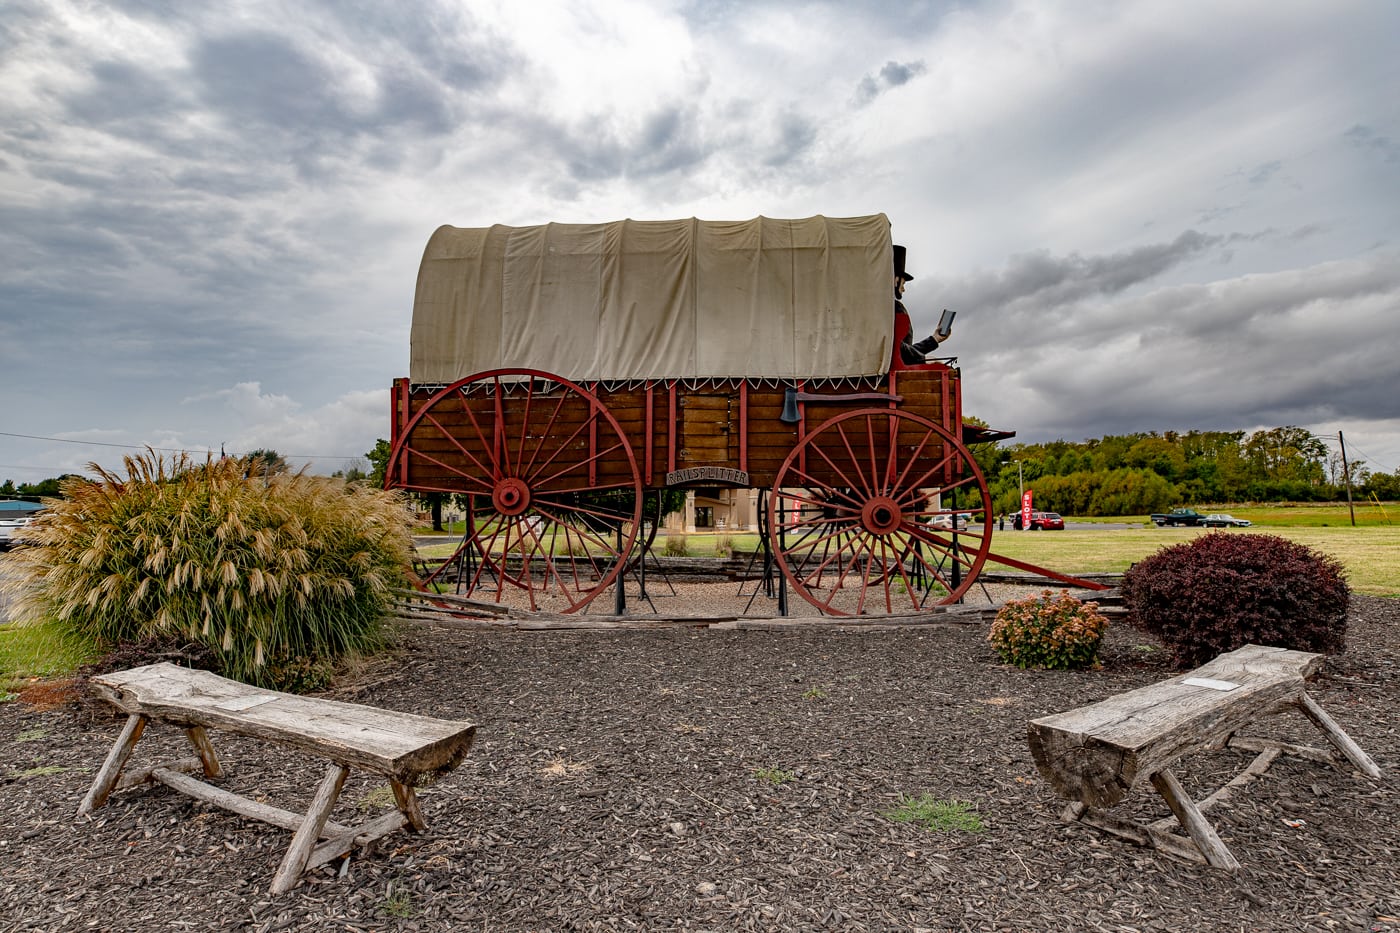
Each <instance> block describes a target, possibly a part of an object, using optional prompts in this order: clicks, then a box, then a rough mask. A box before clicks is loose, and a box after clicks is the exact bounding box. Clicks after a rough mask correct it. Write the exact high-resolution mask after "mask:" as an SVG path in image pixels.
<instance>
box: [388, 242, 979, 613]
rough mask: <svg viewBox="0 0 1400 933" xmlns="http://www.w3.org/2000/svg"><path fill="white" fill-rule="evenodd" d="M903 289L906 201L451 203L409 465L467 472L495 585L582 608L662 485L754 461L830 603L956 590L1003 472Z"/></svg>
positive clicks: (432, 250) (413, 479) (446, 479)
mask: <svg viewBox="0 0 1400 933" xmlns="http://www.w3.org/2000/svg"><path fill="white" fill-rule="evenodd" d="M892 289H893V248H892V245H891V240H890V225H889V221H888V220H887V218H886V217H885V216H884V215H882V214H876V215H872V216H868V217H846V218H834V217H822V216H817V217H808V218H804V219H797V220H779V219H773V218H767V217H760V218H756V219H753V220H746V221H738V222H714V221H701V220H696V219H686V220H673V221H632V220H623V221H617V222H614V223H603V224H545V225H542V226H532V227H507V226H494V227H483V228H458V227H451V226H444V227H440V228H439V229H438V230H437V231H436V232H435V233H434V234H433V235H432V238H431V239H430V240H429V242H428V246H427V249H426V251H425V252H424V255H423V261H422V266H421V268H420V270H419V274H418V285H417V292H416V296H415V300H414V308H413V325H412V337H411V341H412V348H411V358H410V367H409V376H408V378H406V379H399V380H396V381H395V383H394V386H393V426H392V440H391V447H392V453H391V459H390V464H389V471H388V480H387V482H388V485H390V486H394V487H398V488H402V489H406V490H411V491H416V492H421V493H450V494H455V495H459V496H462V497H464V498H463V501H464V502H465V503H467V506H466V511H467V531H466V534H465V536H464V538H463V540H462V542H461V546H460V548H459V550H458V553H457V554H456V555H455V557H454V559H453V561H452V562H449V563H455V565H456V566H457V568H458V571H457V572H458V579H459V585H460V586H461V587H462V588H463V589H464V590H465V591H466V592H467V593H468V594H469V595H471V596H472V597H474V598H477V599H489V600H493V601H497V602H507V603H513V602H520V603H522V604H524V605H528V606H529V607H531V608H553V609H556V610H563V611H576V610H580V609H582V608H583V607H585V606H586V605H587V604H588V603H589V602H590V601H591V600H593V599H594V598H595V597H596V596H597V595H598V594H599V593H600V592H602V591H603V590H604V589H606V588H607V587H608V586H609V585H610V584H612V583H614V581H617V582H618V583H619V585H621V582H622V581H621V580H619V579H618V578H619V576H620V575H623V574H625V573H626V572H627V571H628V568H629V567H630V566H633V565H634V563H635V561H636V560H637V559H638V556H639V555H640V554H641V553H642V551H643V549H644V548H645V547H647V546H649V545H650V542H651V538H652V535H654V533H655V528H656V526H657V524H658V523H659V520H660V518H661V516H660V515H659V514H658V512H659V505H658V503H659V502H660V496H659V495H657V493H658V492H659V491H660V490H664V489H667V488H689V487H716V486H731V487H741V488H745V489H756V490H759V491H760V497H761V500H762V508H761V513H762V518H763V521H762V523H761V528H760V534H761V540H762V543H763V548H764V550H765V552H766V555H767V556H768V557H769V558H770V559H771V560H772V561H773V564H774V566H776V567H777V568H778V570H779V571H780V572H781V574H782V576H783V578H785V580H786V581H787V583H788V584H790V585H791V586H792V587H793V589H794V590H795V592H797V593H798V594H799V595H801V596H802V597H803V598H804V599H806V600H808V601H809V602H811V603H813V604H814V605H816V606H817V607H818V608H819V609H821V610H822V611H823V612H825V613H830V614H836V615H840V614H851V613H889V612H898V611H910V610H914V609H919V608H920V607H923V606H927V605H932V604H934V603H940V602H949V601H954V600H957V599H958V598H959V597H961V596H962V594H963V593H964V592H965V591H966V590H967V589H968V587H970V586H971V585H972V583H973V581H974V580H975V578H976V576H977V573H978V571H979V570H980V568H981V567H982V565H983V563H984V562H985V560H986V559H987V556H988V549H989V546H990V540H991V522H990V520H989V519H990V514H989V510H990V507H991V506H990V502H989V500H988V495H987V487H986V482H985V480H984V479H983V477H982V474H981V472H980V470H979V469H978V467H977V464H976V462H975V461H974V460H973V458H972V456H971V453H970V451H969V450H968V448H967V446H965V441H967V440H968V439H969V438H965V436H964V433H963V432H964V427H963V423H962V395H961V389H960V383H959V378H960V374H959V371H958V369H957V368H956V366H955V365H953V363H952V361H948V360H945V361H933V362H927V363H923V364H920V365H913V366H909V365H905V364H903V363H902V362H901V361H900V355H899V353H898V347H899V342H900V340H901V339H902V337H903V336H904V334H902V333H899V332H897V327H896V323H897V319H896V316H895V314H894V313H893V304H894V302H893V291H892ZM898 324H899V327H900V328H903V329H907V327H908V320H907V317H905V316H902V315H901V316H899V318H898ZM954 516H960V517H961V518H962V520H961V521H959V520H957V518H952V517H954ZM950 518H952V520H950Z"/></svg>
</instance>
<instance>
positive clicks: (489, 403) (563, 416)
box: [390, 369, 642, 612]
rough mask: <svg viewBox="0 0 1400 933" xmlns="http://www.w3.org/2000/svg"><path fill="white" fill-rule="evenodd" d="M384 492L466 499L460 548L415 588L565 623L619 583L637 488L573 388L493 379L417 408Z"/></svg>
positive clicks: (614, 425)
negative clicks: (445, 589)
mask: <svg viewBox="0 0 1400 933" xmlns="http://www.w3.org/2000/svg"><path fill="white" fill-rule="evenodd" d="M390 464H391V470H390V485H394V486H399V487H401V488H405V489H410V490H415V491H419V492H446V493H454V494H457V495H465V496H467V497H468V503H469V504H468V508H467V513H468V526H467V533H466V535H465V537H464V538H463V541H462V545H461V547H459V548H458V550H457V552H456V553H455V554H453V555H452V557H450V558H448V560H447V561H446V562H445V563H444V564H443V565H442V567H441V568H439V570H438V571H436V572H435V573H434V574H432V575H430V576H429V577H428V578H427V579H426V580H425V583H427V584H433V583H439V582H446V580H445V577H446V575H447V574H449V573H451V572H452V571H455V579H456V584H457V586H456V588H457V590H458V591H459V592H464V593H465V594H466V595H468V596H470V597H472V598H474V599H483V600H489V601H493V602H497V603H503V604H507V605H518V606H520V607H522V608H525V607H528V608H530V609H545V610H553V611H557V612H575V611H577V610H580V609H582V608H583V607H584V606H586V605H587V604H588V603H589V602H590V601H591V600H592V599H593V598H594V597H596V596H597V595H598V594H599V593H601V592H602V591H603V590H605V589H606V588H607V587H608V585H609V584H611V583H612V582H613V580H614V579H615V578H616V577H617V575H618V573H619V572H621V570H622V568H623V565H624V563H625V561H624V558H625V557H626V556H627V555H628V553H629V552H630V550H631V548H632V545H633V542H634V540H635V539H636V536H637V531H638V529H639V527H640V525H641V513H642V483H641V473H640V471H639V470H638V469H637V460H636V457H635V456H634V454H633V452H632V448H631V445H630V444H629V443H628V442H627V437H626V435H625V434H624V433H623V431H622V427H621V426H620V425H619V424H618V421H617V419H616V418H614V417H613V415H612V414H611V413H610V412H609V411H608V410H607V408H605V407H604V406H603V404H602V402H600V401H599V400H598V399H597V397H596V396H594V395H593V394H592V393H591V392H589V391H588V390H587V389H585V388H583V387H582V386H580V385H577V384H576V383H573V382H570V381H568V380H566V379H561V378H558V377H556V376H551V375H549V374H547V373H541V372H538V371H534V370H508V369H502V370H494V371H491V372H487V373H481V374H479V375H476V376H471V377H469V378H467V379H463V380H461V381H460V382H457V383H454V384H453V385H450V386H448V387H447V388H445V389H442V390H441V391H439V392H438V393H436V394H435V395H434V396H433V397H432V398H431V399H430V400H429V401H428V402H426V403H425V404H424V405H423V407H421V408H419V409H417V410H416V411H415V412H414V415H413V417H412V418H411V419H409V421H408V422H407V424H406V425H405V428H404V431H403V433H402V434H401V436H400V439H399V441H398V443H397V444H396V445H395V447H394V450H393V452H392V454H391V457H390Z"/></svg>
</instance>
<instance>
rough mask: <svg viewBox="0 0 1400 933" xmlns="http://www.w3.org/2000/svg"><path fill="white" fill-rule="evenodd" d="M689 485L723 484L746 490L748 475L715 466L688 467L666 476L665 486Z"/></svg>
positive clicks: (745, 472)
mask: <svg viewBox="0 0 1400 933" xmlns="http://www.w3.org/2000/svg"><path fill="white" fill-rule="evenodd" d="M690 483H706V484H711V483H725V484H727V485H730V486H739V487H743V488H747V487H748V485H749V474H748V471H747V470H735V469H731V468H730V467H717V466H698V467H688V468H686V469H684V470H672V471H671V472H670V473H667V474H666V485H667V486H685V485H688V484H690Z"/></svg>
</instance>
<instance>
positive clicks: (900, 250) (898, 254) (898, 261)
mask: <svg viewBox="0 0 1400 933" xmlns="http://www.w3.org/2000/svg"><path fill="white" fill-rule="evenodd" d="M894 274H895V275H897V276H899V277H900V278H902V279H903V280H904V281H906V282H912V281H914V277H913V276H912V275H910V274H909V273H908V272H906V271H905V269H904V247H902V246H899V245H896V246H895V248H894Z"/></svg>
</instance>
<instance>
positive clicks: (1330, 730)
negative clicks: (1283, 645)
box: [1298, 691, 1381, 779]
mask: <svg viewBox="0 0 1400 933" xmlns="http://www.w3.org/2000/svg"><path fill="white" fill-rule="evenodd" d="M1298 708H1299V709H1300V710H1302V711H1303V715H1304V716H1306V717H1308V718H1309V719H1311V720H1312V721H1313V724H1314V725H1316V726H1317V727H1318V728H1319V729H1321V730H1322V734H1323V735H1325V736H1327V741H1329V742H1331V743H1332V744H1333V745H1335V746H1336V748H1337V751H1339V752H1341V753H1342V754H1343V755H1345V756H1346V757H1347V760H1348V761H1350V762H1351V763H1352V764H1354V765H1356V769H1357V770H1358V771H1360V772H1361V773H1362V774H1364V775H1366V776H1367V777H1369V778H1373V779H1374V778H1379V777H1380V776H1381V769H1380V768H1379V767H1378V766H1377V765H1376V763H1375V762H1374V761H1372V760H1371V756H1370V755H1368V754H1366V753H1365V752H1364V751H1362V749H1361V746H1360V745H1357V744H1356V743H1355V742H1353V741H1352V740H1351V736H1349V735H1347V734H1346V732H1344V731H1343V730H1342V727H1341V726H1339V725H1337V722H1336V720H1334V719H1333V718H1332V717H1331V716H1329V715H1327V710H1325V709H1323V708H1322V707H1321V706H1319V705H1318V703H1317V701H1316V700H1314V699H1313V698H1312V697H1310V696H1308V694H1307V692H1306V691H1304V692H1303V693H1300V694H1299V695H1298Z"/></svg>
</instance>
